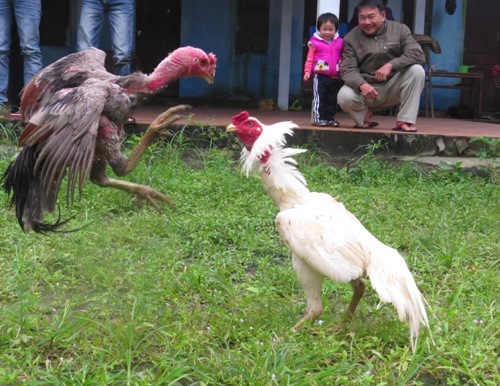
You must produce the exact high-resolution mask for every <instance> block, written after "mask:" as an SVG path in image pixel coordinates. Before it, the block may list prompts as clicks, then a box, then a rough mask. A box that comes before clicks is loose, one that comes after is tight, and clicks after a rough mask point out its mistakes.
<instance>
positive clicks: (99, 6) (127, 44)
mask: <svg viewBox="0 0 500 386" xmlns="http://www.w3.org/2000/svg"><path fill="white" fill-rule="evenodd" d="M134 13H135V9H134V0H83V1H82V12H81V16H80V25H79V27H78V34H77V39H76V50H77V51H83V50H86V49H88V48H90V47H99V37H100V34H101V29H102V25H103V22H104V16H105V14H107V15H108V17H109V24H110V26H111V41H112V48H113V63H114V73H115V74H116V75H128V74H130V71H131V65H130V60H131V56H132V50H133V46H134Z"/></svg>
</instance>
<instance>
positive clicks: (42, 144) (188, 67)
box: [2, 47, 216, 233]
mask: <svg viewBox="0 0 500 386" xmlns="http://www.w3.org/2000/svg"><path fill="white" fill-rule="evenodd" d="M105 55H106V54H105V53H104V52H103V51H101V50H98V49H96V48H92V49H89V50H86V51H82V52H78V53H74V54H70V55H68V56H65V57H63V58H61V59H59V60H58V61H56V62H54V63H53V64H51V65H49V66H47V67H46V68H44V69H43V70H42V71H40V72H39V73H38V74H37V75H36V76H35V77H34V78H33V79H32V80H31V82H30V83H29V84H28V85H27V86H26V87H25V89H24V90H23V93H22V98H21V116H22V119H23V121H24V122H26V127H25V128H24V130H23V132H22V133H21V136H20V139H19V146H21V147H22V149H21V152H20V153H19V154H18V155H17V156H16V157H15V159H14V160H13V161H12V162H11V164H10V165H9V166H8V168H7V170H6V171H5V173H4V174H3V176H2V182H3V187H4V189H5V191H6V192H7V194H9V195H10V194H11V193H12V201H11V205H12V206H15V208H16V216H17V219H18V221H19V224H20V225H21V228H22V229H23V230H24V231H25V232H27V231H30V230H33V231H35V232H40V233H43V232H48V231H54V230H56V229H57V228H58V227H59V226H60V225H62V224H63V223H64V221H63V222H61V221H60V220H57V221H56V222H55V223H54V224H48V223H43V222H42V221H43V219H44V215H45V213H46V212H53V211H54V209H55V206H56V203H57V196H58V193H59V189H60V186H61V182H62V180H63V178H64V176H65V175H66V174H67V177H68V184H67V197H68V200H72V198H73V195H74V191H75V188H76V185H77V184H78V189H79V192H80V193H81V191H82V188H83V185H84V183H85V180H86V178H87V176H88V175H89V174H90V180H91V181H92V182H93V183H94V184H97V185H99V186H102V187H112V188H116V189H121V190H124V191H126V192H129V193H130V194H135V195H137V197H138V198H139V199H141V200H142V199H145V200H148V201H149V202H150V203H151V204H152V205H153V206H154V207H155V208H156V209H158V210H160V205H159V203H158V201H162V202H165V203H167V204H168V205H170V206H172V204H171V202H170V200H169V199H168V198H167V197H166V196H165V195H163V194H161V193H160V192H158V191H156V190H155V189H153V188H151V187H149V186H145V185H139V184H133V183H130V182H126V181H119V180H115V179H111V178H108V177H107V175H106V167H107V164H108V163H109V165H110V166H111V168H112V169H113V172H114V173H115V174H116V175H117V176H124V175H126V174H128V173H129V172H130V171H132V170H133V169H134V168H135V166H136V165H137V162H138V159H139V158H140V156H141V155H142V153H143V152H144V150H145V149H146V148H147V147H148V146H149V145H150V144H151V142H152V140H153V139H154V138H155V137H157V136H158V135H162V133H163V131H164V130H165V128H166V127H167V126H168V125H169V124H171V123H173V122H174V121H175V120H177V119H178V118H179V117H180V116H179V115H176V113H178V112H179V111H181V110H183V109H184V108H185V107H186V106H178V107H174V108H172V109H170V110H167V111H166V112H165V113H164V114H162V115H161V116H160V117H158V118H157V120H156V121H155V122H154V123H153V124H152V125H151V126H150V127H149V128H148V130H147V132H146V133H145V135H144V136H143V137H142V139H141V141H140V142H139V143H138V145H137V146H136V148H135V149H134V150H133V152H132V154H131V156H130V157H128V158H127V157H126V156H124V155H123V154H122V153H121V151H120V145H121V141H122V139H123V125H124V123H125V122H126V121H127V118H129V117H130V116H131V115H132V113H133V111H134V108H135V107H136V106H137V105H138V104H139V103H141V102H142V101H144V100H145V99H147V98H148V97H150V96H152V95H153V94H154V93H156V92H158V91H160V90H162V89H163V88H165V87H167V86H168V85H169V84H170V83H172V82H173V81H175V80H177V79H178V78H181V77H190V76H192V77H202V78H204V79H205V80H206V81H207V82H209V83H212V82H213V79H214V76H215V68H216V57H215V55H214V54H212V53H210V54H206V53H205V52H203V51H202V50H201V49H199V48H194V47H181V48H178V49H177V50H175V51H173V52H172V53H170V54H169V55H168V57H167V58H165V59H164V60H163V61H162V62H161V63H160V64H159V65H158V67H157V68H156V69H155V70H154V71H153V73H151V74H150V75H145V74H142V73H140V72H135V73H133V74H131V75H127V76H116V75H113V74H111V73H109V72H107V71H106V69H105V67H104V60H105Z"/></svg>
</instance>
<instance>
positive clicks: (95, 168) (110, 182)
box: [90, 160, 175, 212]
mask: <svg viewBox="0 0 500 386" xmlns="http://www.w3.org/2000/svg"><path fill="white" fill-rule="evenodd" d="M90 180H91V181H92V183H94V184H96V185H98V186H101V187H103V188H115V189H120V190H124V191H125V192H128V193H130V194H135V195H136V196H137V199H138V201H139V203H140V202H141V201H142V200H147V201H148V202H149V203H150V204H151V205H152V206H153V207H154V208H155V209H156V210H158V211H159V212H161V206H160V205H159V203H158V201H162V202H164V203H166V204H167V205H168V206H170V207H171V208H172V209H175V205H174V204H173V203H172V201H171V200H170V199H169V198H168V197H167V196H165V195H164V194H162V193H160V192H159V191H157V190H156V189H153V188H152V187H150V186H147V185H140V184H135V183H133V182H128V181H120V180H115V179H113V178H109V177H108V176H107V175H106V161H103V160H101V161H96V162H94V164H93V165H92V169H91V170H90Z"/></svg>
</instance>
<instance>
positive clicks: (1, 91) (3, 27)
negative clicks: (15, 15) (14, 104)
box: [0, 0, 12, 105]
mask: <svg viewBox="0 0 500 386" xmlns="http://www.w3.org/2000/svg"><path fill="white" fill-rule="evenodd" d="M11 25H12V8H11V6H10V1H9V0H0V105H3V104H6V103H7V102H8V98H7V91H8V89H9V55H10V39H11V36H10V29H11Z"/></svg>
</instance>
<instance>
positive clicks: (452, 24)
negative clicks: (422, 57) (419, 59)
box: [431, 0, 466, 110]
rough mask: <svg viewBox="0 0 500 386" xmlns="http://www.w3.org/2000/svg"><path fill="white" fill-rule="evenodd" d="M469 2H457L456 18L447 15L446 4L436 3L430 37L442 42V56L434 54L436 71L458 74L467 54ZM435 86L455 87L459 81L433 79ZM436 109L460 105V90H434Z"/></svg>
mask: <svg viewBox="0 0 500 386" xmlns="http://www.w3.org/2000/svg"><path fill="white" fill-rule="evenodd" d="M465 2H466V0H457V9H456V10H455V13H454V14H453V15H448V14H447V13H446V12H445V8H444V3H445V2H444V1H434V9H433V14H432V31H431V36H432V37H433V38H434V39H436V40H437V41H438V42H439V45H440V46H441V54H434V53H431V63H432V64H433V66H435V69H436V70H446V71H453V72H457V71H458V66H459V65H460V64H462V56H463V51H464V33H465V11H466V3H465ZM432 82H433V83H434V84H456V83H459V82H460V80H459V79H447V78H433V79H432ZM433 96H434V108H435V109H436V110H446V109H447V108H448V107H450V106H455V105H458V104H460V90H447V89H434V91H433Z"/></svg>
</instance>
